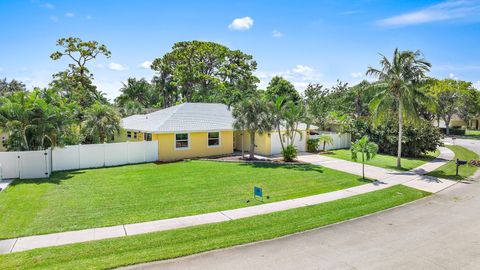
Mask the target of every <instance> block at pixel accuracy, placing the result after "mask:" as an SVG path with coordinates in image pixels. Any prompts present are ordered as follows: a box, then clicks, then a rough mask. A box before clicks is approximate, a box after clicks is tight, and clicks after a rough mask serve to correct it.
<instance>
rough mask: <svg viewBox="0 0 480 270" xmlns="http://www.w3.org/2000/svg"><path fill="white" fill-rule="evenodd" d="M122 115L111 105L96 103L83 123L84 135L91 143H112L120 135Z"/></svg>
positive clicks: (87, 113) (88, 111) (89, 109)
mask: <svg viewBox="0 0 480 270" xmlns="http://www.w3.org/2000/svg"><path fill="white" fill-rule="evenodd" d="M120 120H121V118H120V114H119V113H118V112H117V111H116V110H115V109H114V108H113V107H112V106H110V105H106V104H101V103H98V102H97V103H94V104H93V105H92V106H91V107H90V108H88V109H87V110H86V112H85V120H84V121H83V122H82V129H83V134H85V136H86V137H87V140H88V141H89V142H94V143H98V142H99V143H104V142H107V141H111V140H112V139H113V137H114V136H115V135H117V134H118V133H120Z"/></svg>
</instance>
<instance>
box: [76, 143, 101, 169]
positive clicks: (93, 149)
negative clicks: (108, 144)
mask: <svg viewBox="0 0 480 270" xmlns="http://www.w3.org/2000/svg"><path fill="white" fill-rule="evenodd" d="M79 153H80V169H84V168H98V167H103V166H105V145H104V144H85V145H80V151H79Z"/></svg>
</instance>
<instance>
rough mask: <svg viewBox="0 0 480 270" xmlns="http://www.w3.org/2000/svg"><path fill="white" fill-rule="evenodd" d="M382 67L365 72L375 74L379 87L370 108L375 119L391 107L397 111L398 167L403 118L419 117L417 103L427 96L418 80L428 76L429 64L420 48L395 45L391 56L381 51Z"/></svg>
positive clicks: (423, 79) (380, 119) (382, 118)
mask: <svg viewBox="0 0 480 270" xmlns="http://www.w3.org/2000/svg"><path fill="white" fill-rule="evenodd" d="M380 65H381V66H382V67H381V69H375V68H372V67H369V68H368V70H367V75H372V76H374V77H377V78H378V82H377V83H376V88H377V89H378V90H379V91H378V92H377V93H376V95H375V96H374V98H373V99H372V101H371V102H370V109H371V110H372V111H373V117H374V119H375V120H376V121H375V122H376V123H379V122H380V121H382V120H384V119H385V117H388V116H389V112H391V111H392V108H395V109H396V112H397V115H398V142H397V145H398V150H397V167H398V168H401V167H402V165H401V157H402V136H403V125H404V120H407V121H415V120H417V119H419V113H418V110H417V105H418V104H419V103H428V97H427V96H426V94H425V93H424V92H423V91H421V89H420V84H421V83H422V82H423V81H425V79H426V78H427V76H426V73H427V72H428V71H429V70H430V67H431V64H430V63H429V62H427V61H426V60H425V59H424V58H423V57H422V54H421V52H420V51H416V52H413V51H400V50H398V49H395V51H394V53H393V58H392V60H389V59H388V58H387V57H386V56H384V55H382V57H381V60H380ZM405 118H406V119H405Z"/></svg>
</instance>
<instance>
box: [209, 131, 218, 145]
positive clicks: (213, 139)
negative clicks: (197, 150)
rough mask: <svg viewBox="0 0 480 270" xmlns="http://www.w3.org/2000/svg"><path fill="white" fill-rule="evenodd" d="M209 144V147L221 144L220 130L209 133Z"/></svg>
mask: <svg viewBox="0 0 480 270" xmlns="http://www.w3.org/2000/svg"><path fill="white" fill-rule="evenodd" d="M208 146H209V147H215V146H220V132H209V133H208Z"/></svg>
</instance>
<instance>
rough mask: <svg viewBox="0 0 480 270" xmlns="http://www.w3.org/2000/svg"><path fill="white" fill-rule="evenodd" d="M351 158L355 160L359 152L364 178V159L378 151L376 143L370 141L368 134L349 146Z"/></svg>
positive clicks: (371, 156) (370, 157) (373, 155)
mask: <svg viewBox="0 0 480 270" xmlns="http://www.w3.org/2000/svg"><path fill="white" fill-rule="evenodd" d="M350 151H351V152H352V159H353V160H355V161H357V160H358V155H359V154H360V156H361V160H362V178H363V179H365V161H368V160H370V159H372V158H374V157H375V156H376V155H377V152H378V145H377V144H375V143H374V142H370V139H369V138H368V136H363V137H362V138H361V139H360V140H358V141H356V142H354V143H353V144H352V147H351V148H350Z"/></svg>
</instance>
